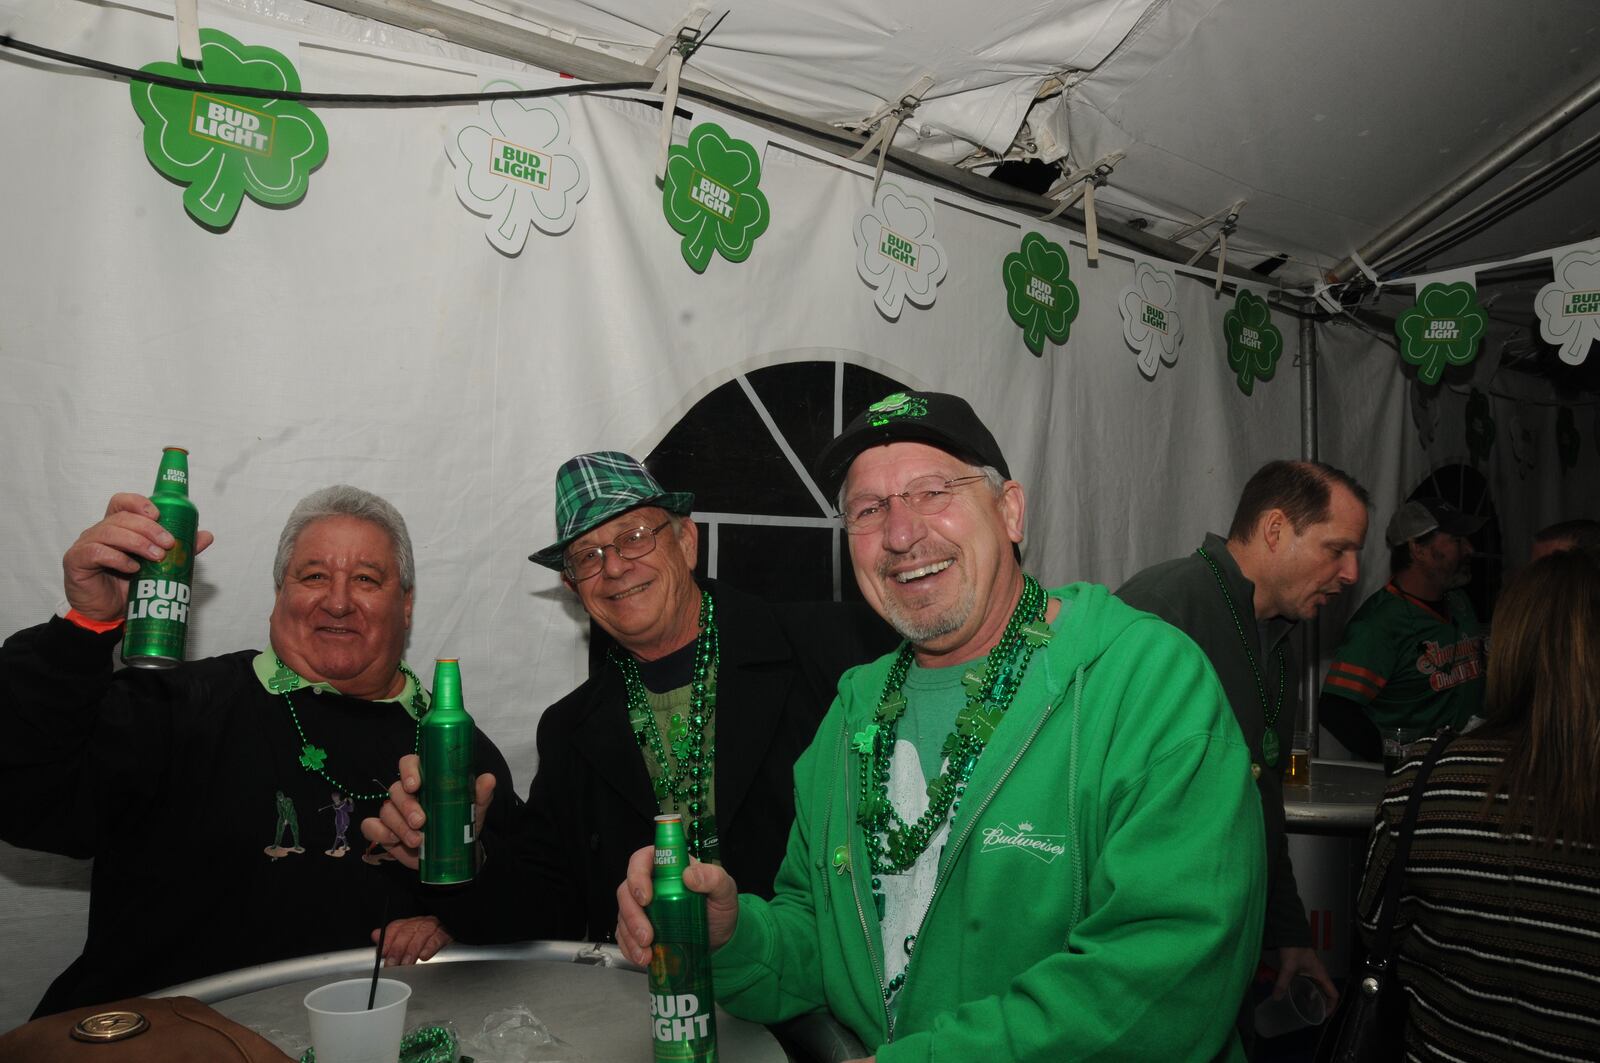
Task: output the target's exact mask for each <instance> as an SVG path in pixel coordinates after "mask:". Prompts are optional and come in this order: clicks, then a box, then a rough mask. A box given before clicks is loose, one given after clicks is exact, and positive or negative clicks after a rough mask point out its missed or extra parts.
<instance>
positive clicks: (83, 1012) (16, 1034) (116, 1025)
mask: <svg viewBox="0 0 1600 1063" xmlns="http://www.w3.org/2000/svg"><path fill="white" fill-rule="evenodd" d="M117 1012H121V1013H125V1015H124V1016H117V1017H115V1018H112V1017H107V1018H100V1017H101V1016H112V1015H113V1013H117ZM127 1013H131V1015H133V1016H138V1017H142V1018H143V1019H144V1020H145V1022H146V1023H148V1025H147V1026H145V1027H143V1028H142V1029H139V1030H138V1032H137V1033H131V1034H128V1033H125V1031H126V1030H128V1029H130V1028H137V1027H138V1026H139V1024H138V1021H137V1019H135V1018H131V1017H125V1016H126V1014H127ZM84 1020H90V1021H88V1022H85V1021H84ZM80 1024H81V1025H80ZM75 1029H76V1030H78V1036H77V1037H75V1036H74V1035H73V1031H74V1030H75ZM118 1034H121V1036H117V1035H118ZM84 1036H90V1037H97V1038H101V1039H96V1040H81V1039H80V1038H81V1037H84ZM106 1038H115V1039H106ZM0 1063H291V1061H290V1059H289V1057H288V1056H286V1055H284V1054H283V1053H282V1052H280V1051H278V1049H277V1048H276V1047H274V1046H273V1044H272V1042H270V1041H268V1040H267V1039H266V1038H264V1037H262V1036H261V1035H260V1034H258V1033H256V1032H255V1031H254V1030H251V1029H249V1028H248V1027H244V1026H240V1025H239V1024H238V1023H236V1022H234V1021H233V1020H232V1019H229V1018H226V1017H224V1016H223V1015H221V1014H219V1013H218V1012H216V1011H214V1010H212V1009H211V1008H210V1007H208V1006H206V1005H205V1004H202V1003H200V1002H199V1001H198V1000H195V999H194V998H193V997H159V998H157V997H134V998H132V999H131V1000H119V1001H116V1002H115V1003H111V1004H96V1005H95V1006H94V1007H89V1008H74V1009H73V1010H71V1011H63V1012H61V1013H60V1014H58V1015H46V1016H45V1017H44V1018H42V1019H34V1020H33V1021H32V1022H30V1023H28V1024H27V1025H25V1026H19V1027H17V1028H16V1029H15V1030H12V1031H11V1032H10V1033H8V1034H4V1035H0Z"/></svg>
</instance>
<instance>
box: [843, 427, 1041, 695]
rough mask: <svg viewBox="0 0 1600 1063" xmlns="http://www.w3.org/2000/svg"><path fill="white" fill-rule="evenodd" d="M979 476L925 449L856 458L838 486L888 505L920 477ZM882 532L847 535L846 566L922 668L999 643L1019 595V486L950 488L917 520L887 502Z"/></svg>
mask: <svg viewBox="0 0 1600 1063" xmlns="http://www.w3.org/2000/svg"><path fill="white" fill-rule="evenodd" d="M979 471H980V470H978V469H976V468H974V467H972V466H970V465H968V464H966V463H965V462H963V461H961V460H960V459H958V458H956V457H955V456H953V455H951V454H947V453H945V452H944V451H942V450H939V449H937V448H936V447H931V446H927V445H926V444H923V443H891V444H889V445H887V446H878V447H872V448H869V449H867V450H864V451H862V452H861V454H860V455H859V456H857V458H856V459H855V461H854V462H852V463H851V465H850V472H849V475H848V476H847V477H846V478H845V483H844V498H845V504H846V512H849V511H850V509H851V502H852V500H856V499H859V498H863V497H865V498H874V499H881V498H888V497H889V496H891V495H897V494H899V493H900V492H902V491H904V490H905V489H906V485H907V484H909V483H911V482H912V481H914V480H917V479H919V478H922V477H926V476H938V477H941V478H942V479H945V480H955V479H959V478H960V477H963V476H971V475H972V474H974V473H976V472H979ZM887 505H888V509H887V511H886V515H885V518H884V522H883V524H882V525H881V526H880V527H877V528H874V529H873V530H871V531H869V532H865V533H863V534H860V535H855V534H852V535H849V536H847V538H848V539H849V541H850V560H851V563H852V564H853V565H854V566H855V572H856V582H857V583H858V584H859V585H860V587H861V594H862V596H863V597H864V598H866V600H867V603H868V604H869V605H871V606H872V608H873V609H875V610H876V611H877V612H878V614H879V615H880V616H882V617H883V618H884V619H885V620H887V621H889V623H890V624H891V625H893V626H894V628H895V630H896V631H899V632H900V634H901V635H903V636H904V637H905V638H907V639H909V640H910V641H911V642H912V644H913V645H915V646H916V648H917V659H918V660H919V661H920V662H921V663H922V664H924V665H929V666H941V665H950V664H960V663H961V662H963V661H968V660H972V659H973V658H976V657H981V656H983V655H984V654H986V653H988V652H989V650H990V649H992V648H993V647H994V645H995V643H997V642H999V641H1000V635H1001V633H1002V632H1004V630H1005V626H1006V621H1007V620H1009V619H1010V617H1011V611H1012V609H1013V608H1015V606H1016V604H1017V598H1018V596H1019V595H1020V594H1021V593H1022V570H1021V568H1020V567H1019V566H1018V564H1017V561H1016V558H1015V556H1014V555H1013V553H1012V544H1014V543H1020V542H1021V541H1022V526H1023V513H1024V508H1025V507H1024V499H1023V494H1022V485H1021V484H1019V483H1017V482H1016V481H1014V480H1007V481H1006V483H1005V487H1004V489H1003V490H1002V491H1001V492H1000V495H999V496H998V497H996V495H995V493H994V492H993V491H992V490H991V489H990V488H989V486H988V484H986V483H985V482H983V481H981V480H980V481H977V482H975V483H970V484H966V485H964V486H960V487H955V488H952V489H951V498H950V505H949V508H947V509H945V510H944V511H943V512H940V513H932V514H922V513H918V512H916V511H915V510H913V509H911V508H910V507H909V506H907V505H906V504H905V500H904V499H900V498H892V499H890V500H889V502H888V503H887Z"/></svg>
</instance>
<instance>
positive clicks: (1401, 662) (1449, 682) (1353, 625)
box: [1322, 583, 1489, 732]
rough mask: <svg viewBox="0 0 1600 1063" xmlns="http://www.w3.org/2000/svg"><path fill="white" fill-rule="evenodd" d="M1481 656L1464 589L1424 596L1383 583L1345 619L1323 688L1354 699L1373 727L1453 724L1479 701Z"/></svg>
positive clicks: (1479, 634)
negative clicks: (1433, 598) (1440, 597)
mask: <svg viewBox="0 0 1600 1063" xmlns="http://www.w3.org/2000/svg"><path fill="white" fill-rule="evenodd" d="M1488 658H1489V636H1488V635H1487V634H1486V633H1485V632H1484V628H1483V625H1482V624H1481V623H1479V621H1478V618H1477V616H1476V614H1474V613H1473V611H1472V603H1471V602H1470V601H1468V600H1467V596H1466V595H1465V594H1463V593H1462V592H1460V591H1451V592H1450V593H1449V595H1447V596H1446V598H1445V600H1444V601H1443V602H1440V603H1429V602H1424V601H1422V600H1421V599H1419V598H1413V597H1411V596H1410V595H1407V594H1405V593H1404V592H1403V591H1401V590H1400V589H1399V588H1398V587H1396V586H1395V585H1394V584H1393V583H1390V584H1389V585H1387V586H1386V587H1384V588H1383V589H1382V590H1380V591H1378V592H1377V593H1376V594H1374V595H1372V597H1370V598H1368V599H1367V600H1366V601H1365V602H1362V603H1361V608H1360V609H1357V610H1356V614H1355V616H1353V617H1351V618H1350V623H1349V624H1348V625H1347V626H1346V627H1345V629H1344V639H1343V641H1341V642H1340V643H1339V648H1338V649H1337V650H1336V651H1335V652H1334V655H1333V664H1332V666H1331V667H1329V669H1328V677H1327V679H1326V680H1324V681H1323V684H1322V690H1323V693H1325V694H1333V695H1336V696H1338V697H1341V698H1347V699H1349V700H1350V701H1354V702H1356V703H1357V704H1358V705H1361V706H1362V707H1363V708H1365V709H1366V711H1367V715H1368V716H1370V717H1371V718H1372V722H1373V723H1374V724H1376V725H1377V726H1378V728H1379V729H1380V730H1381V729H1384V728H1390V727H1414V728H1417V729H1419V730H1422V731H1425V732H1431V731H1436V730H1438V729H1439V728H1441V727H1444V726H1446V725H1448V726H1451V727H1454V728H1456V729H1457V730H1460V729H1461V727H1462V726H1464V725H1465V724H1466V722H1467V721H1468V720H1469V719H1471V718H1472V717H1473V716H1476V715H1479V714H1480V712H1481V710H1482V708H1483V690H1484V664H1485V662H1486V661H1487V660H1488Z"/></svg>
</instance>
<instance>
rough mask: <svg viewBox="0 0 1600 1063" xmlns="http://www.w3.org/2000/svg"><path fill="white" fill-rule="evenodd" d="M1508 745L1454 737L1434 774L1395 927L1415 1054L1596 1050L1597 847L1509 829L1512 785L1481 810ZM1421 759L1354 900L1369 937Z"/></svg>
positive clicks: (1577, 1055)
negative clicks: (1543, 843)
mask: <svg viewBox="0 0 1600 1063" xmlns="http://www.w3.org/2000/svg"><path fill="white" fill-rule="evenodd" d="M1424 748H1426V747H1425V746H1421V747H1418V749H1419V750H1420V749H1424ZM1507 749H1508V746H1507V744H1506V743H1505V742H1504V741H1503V740H1497V739H1492V738H1475V737H1473V736H1471V735H1468V736H1465V737H1461V738H1457V739H1456V740H1455V741H1454V742H1453V743H1452V744H1451V746H1450V748H1449V749H1448V750H1446V751H1445V754H1444V756H1442V757H1441V758H1440V759H1439V762H1438V764H1437V765H1435V767H1434V769H1433V774H1432V775H1431V776H1430V777H1429V778H1428V782H1427V786H1426V789H1425V792H1424V794H1423V798H1422V807H1421V808H1420V809H1419V813H1418V817H1417V828H1416V836H1415V838H1414V839H1413V841H1412V845H1411V856H1410V859H1409V861H1408V862H1407V865H1406V877H1405V882H1404V885H1403V888H1402V889H1401V892H1400V904H1399V909H1400V911H1399V921H1398V923H1397V927H1396V935H1397V941H1398V943H1399V960H1398V964H1397V971H1398V975H1399V979H1400V983H1401V985H1402V987H1403V988H1404V990H1405V994H1406V997H1407V1002H1408V1005H1409V1010H1408V1014H1407V1020H1406V1049H1407V1058H1408V1059H1417V1060H1457V1061H1464V1063H1476V1061H1479V1060H1513V1059H1514V1060H1584V1061H1594V1060H1600V850H1597V849H1596V848H1595V847H1593V846H1572V845H1565V844H1559V845H1557V846H1555V847H1554V848H1553V849H1546V848H1541V847H1538V846H1536V845H1534V844H1532V843H1531V842H1530V841H1529V839H1528V837H1527V835H1525V834H1519V835H1507V834H1505V833H1504V832H1503V831H1502V829H1501V825H1502V820H1503V815H1504V809H1505V800H1506V798H1505V796H1504V795H1503V794H1502V795H1500V797H1499V799H1498V801H1497V803H1496V805H1495V806H1494V807H1493V810H1492V811H1491V812H1490V813H1488V814H1485V813H1484V812H1483V803H1484V796H1485V794H1486V793H1487V792H1488V787H1489V783H1490V780H1491V779H1492V778H1493V777H1494V774H1495V772H1496V770H1497V769H1498V768H1499V766H1500V764H1501V762H1502V761H1503V760H1504V758H1505V755H1506V752H1507ZM1419 759H1420V755H1419V758H1418V759H1413V760H1412V761H1411V763H1409V764H1407V765H1406V766H1405V768H1404V769H1403V770H1402V771H1401V772H1400V773H1399V774H1398V775H1397V776H1396V777H1395V778H1394V780H1393V782H1392V783H1391V785H1390V786H1389V789H1388V792H1387V793H1386V794H1385V795H1384V798H1383V801H1382V803H1381V804H1380V805H1379V806H1378V815H1377V822H1376V824H1375V825H1374V827H1373V831H1372V841H1371V844H1370V845H1369V847H1368V851H1367V870H1366V878H1365V881H1364V882H1363V884H1362V888H1361V894H1360V897H1359V899H1358V901H1357V906H1358V913H1359V915H1360V919H1361V924H1362V928H1363V930H1364V931H1365V932H1366V936H1367V938H1368V940H1369V942H1370V940H1371V936H1372V932H1373V931H1374V930H1375V929H1376V919H1377V917H1378V915H1379V912H1378V911H1377V909H1379V908H1381V907H1382V904H1383V876H1384V872H1385V870H1386V869H1387V868H1388V866H1389V863H1390V860H1391V858H1392V856H1393V854H1394V846H1395V837H1394V829H1395V827H1396V826H1397V825H1398V824H1399V822H1400V819H1401V817H1402V816H1403V815H1404V813H1405V805H1406V801H1407V799H1408V798H1409V797H1410V796H1411V787H1412V782H1413V781H1414V779H1415V777H1416V770H1417V766H1418V763H1419Z"/></svg>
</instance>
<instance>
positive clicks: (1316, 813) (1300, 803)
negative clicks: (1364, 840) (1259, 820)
mask: <svg viewBox="0 0 1600 1063" xmlns="http://www.w3.org/2000/svg"><path fill="white" fill-rule="evenodd" d="M1388 785H1389V779H1388V777H1387V776H1385V775H1384V773H1383V765H1381V764H1368V763H1365V762H1363V761H1349V760H1313V761H1312V762H1311V785H1310V786H1288V785H1285V786H1284V788H1283V811H1284V816H1285V818H1286V819H1287V820H1288V825H1289V829H1290V830H1291V831H1296V832H1300V833H1305V834H1349V835H1355V836H1359V837H1365V836H1366V835H1367V833H1368V832H1370V831H1371V830H1372V820H1373V816H1374V815H1375V814H1376V812H1377V810H1378V802H1379V801H1380V800H1382V798H1383V791H1384V790H1385V789H1386V788H1387V787H1388Z"/></svg>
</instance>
